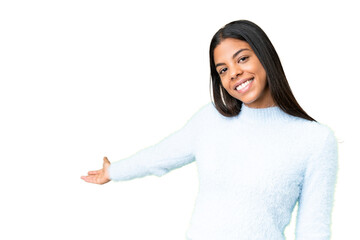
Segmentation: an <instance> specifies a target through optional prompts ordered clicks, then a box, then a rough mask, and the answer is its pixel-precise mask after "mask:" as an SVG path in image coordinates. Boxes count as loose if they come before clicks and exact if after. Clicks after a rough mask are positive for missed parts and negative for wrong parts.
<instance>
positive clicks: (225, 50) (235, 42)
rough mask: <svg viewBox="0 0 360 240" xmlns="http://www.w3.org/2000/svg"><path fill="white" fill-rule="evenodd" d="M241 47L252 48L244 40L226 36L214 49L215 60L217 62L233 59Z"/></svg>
mask: <svg viewBox="0 0 360 240" xmlns="http://www.w3.org/2000/svg"><path fill="white" fill-rule="evenodd" d="M240 49H249V50H252V49H251V47H250V45H249V44H248V43H247V42H246V41H243V40H239V39H235V38H226V39H224V40H222V41H221V42H220V44H219V45H217V46H216V47H215V49H214V60H215V63H216V62H220V61H223V60H224V61H225V60H227V59H232V57H233V54H234V53H235V52H237V51H238V50H240Z"/></svg>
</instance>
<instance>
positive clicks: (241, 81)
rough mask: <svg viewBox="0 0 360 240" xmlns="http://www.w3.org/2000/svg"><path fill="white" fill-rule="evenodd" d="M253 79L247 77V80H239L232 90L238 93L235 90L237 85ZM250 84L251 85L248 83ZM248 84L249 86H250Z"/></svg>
mask: <svg viewBox="0 0 360 240" xmlns="http://www.w3.org/2000/svg"><path fill="white" fill-rule="evenodd" d="M253 78H254V77H249V78H244V79H240V80H239V81H238V82H237V83H236V84H235V87H234V90H235V91H238V90H236V88H237V87H238V86H239V85H241V84H243V83H244V82H246V81H249V80H250V79H253ZM250 84H251V83H250ZM250 84H249V85H250Z"/></svg>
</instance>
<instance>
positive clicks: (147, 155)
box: [82, 104, 210, 184]
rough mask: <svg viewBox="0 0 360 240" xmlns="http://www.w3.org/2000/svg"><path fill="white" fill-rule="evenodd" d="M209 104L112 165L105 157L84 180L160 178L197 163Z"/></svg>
mask: <svg viewBox="0 0 360 240" xmlns="http://www.w3.org/2000/svg"><path fill="white" fill-rule="evenodd" d="M209 105H210V104H207V105H205V106H204V107H202V108H201V109H200V110H199V111H198V112H197V113H195V114H194V115H193V116H192V117H191V119H190V120H189V121H188V122H187V123H186V124H185V126H184V127H182V128H181V129H179V130H178V131H176V132H174V133H173V134H171V135H169V136H168V137H166V138H164V139H163V140H162V141H160V142H159V143H157V144H155V145H153V146H150V147H147V148H145V149H142V150H140V151H138V152H137V153H135V154H133V155H132V156H130V157H128V158H125V159H122V160H120V161H117V162H113V163H111V164H110V162H108V163H107V162H106V161H105V158H104V166H103V169H101V170H98V171H90V172H89V175H88V176H87V177H82V179H84V180H85V181H87V180H88V181H87V182H93V183H99V184H103V183H106V182H108V181H110V180H114V181H124V180H130V179H134V178H139V177H144V176H148V175H155V176H159V177H160V176H162V175H164V174H166V173H168V172H169V171H171V170H173V169H176V168H180V167H182V166H184V165H187V164H189V163H191V162H193V161H194V160H195V144H196V139H197V137H198V132H199V130H200V129H201V127H202V126H203V125H204V122H205V121H206V117H205V115H207V114H205V112H206V111H205V109H208V108H209ZM106 160H107V159H106ZM107 161H108V160H107ZM90 173H91V174H90Z"/></svg>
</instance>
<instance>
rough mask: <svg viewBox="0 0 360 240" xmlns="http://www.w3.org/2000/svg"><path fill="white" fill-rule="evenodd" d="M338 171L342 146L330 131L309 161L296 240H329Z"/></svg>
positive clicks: (297, 222)
mask: <svg viewBox="0 0 360 240" xmlns="http://www.w3.org/2000/svg"><path fill="white" fill-rule="evenodd" d="M337 170H338V146H337V139H336V137H335V136H334V133H333V132H332V131H331V130H329V133H328V135H327V137H326V138H325V141H324V142H323V144H322V147H320V148H319V149H318V151H317V153H315V154H314V155H313V157H312V158H310V159H309V162H308V164H307V168H306V171H305V175H304V182H303V185H302V190H301V194H300V196H299V206H298V213H297V221H296V231H295V235H296V240H329V239H330V236H331V213H332V208H333V201H334V192H335V184H336V178H337Z"/></svg>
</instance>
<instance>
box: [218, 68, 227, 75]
mask: <svg viewBox="0 0 360 240" xmlns="http://www.w3.org/2000/svg"><path fill="white" fill-rule="evenodd" d="M226 70H227V68H222V69H221V70H220V71H219V75H221V74H223V73H224V72H226Z"/></svg>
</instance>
